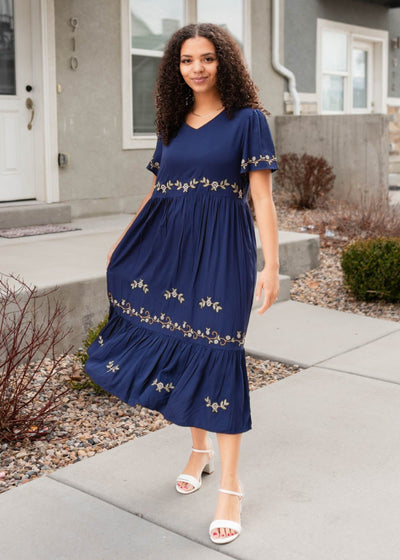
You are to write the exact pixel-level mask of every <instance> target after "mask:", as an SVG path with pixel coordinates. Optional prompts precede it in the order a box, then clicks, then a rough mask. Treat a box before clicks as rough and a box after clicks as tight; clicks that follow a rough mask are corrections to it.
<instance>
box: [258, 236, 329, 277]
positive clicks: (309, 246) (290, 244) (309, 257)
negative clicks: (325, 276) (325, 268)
mask: <svg viewBox="0 0 400 560" xmlns="http://www.w3.org/2000/svg"><path fill="white" fill-rule="evenodd" d="M255 229H256V240H257V251H258V254H257V270H261V269H262V268H263V267H264V256H263V252H262V248H261V241H260V235H259V233H258V229H257V228H255ZM279 265H280V266H279V272H280V273H281V274H284V275H286V276H290V278H296V277H297V276H299V274H302V273H303V272H307V270H310V269H312V268H316V267H317V266H318V265H319V235H315V234H311V233H296V232H293V231H279Z"/></svg>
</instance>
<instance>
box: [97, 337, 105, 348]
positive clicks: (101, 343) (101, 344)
mask: <svg viewBox="0 0 400 560" xmlns="http://www.w3.org/2000/svg"><path fill="white" fill-rule="evenodd" d="M98 342H99V344H100V346H103V344H104V340H103V337H102V336H101V335H100V336H99V338H98Z"/></svg>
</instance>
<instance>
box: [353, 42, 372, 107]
mask: <svg viewBox="0 0 400 560" xmlns="http://www.w3.org/2000/svg"><path fill="white" fill-rule="evenodd" d="M352 58H353V69H352V70H353V72H352V73H353V107H354V108H355V109H366V108H367V87H368V51H365V50H363V49H353V57H352Z"/></svg>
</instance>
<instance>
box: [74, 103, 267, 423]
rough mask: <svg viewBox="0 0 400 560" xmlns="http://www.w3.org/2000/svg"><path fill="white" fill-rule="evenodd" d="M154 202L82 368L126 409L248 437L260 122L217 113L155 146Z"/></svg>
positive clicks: (119, 270)
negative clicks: (253, 189) (252, 188)
mask: <svg viewBox="0 0 400 560" xmlns="http://www.w3.org/2000/svg"><path fill="white" fill-rule="evenodd" d="M147 168H148V169H149V170H150V171H152V172H153V173H154V174H156V175H157V181H156V184H155V188H154V190H153V193H152V196H151V198H150V199H149V200H148V201H147V203H146V204H145V206H144V207H143V208H142V210H141V212H140V213H139V215H138V216H137V218H136V219H135V221H134V222H133V224H132V225H131V226H130V228H129V229H128V231H127V232H126V234H125V236H124V237H123V239H122V240H121V242H120V243H119V244H118V246H117V247H116V249H115V250H114V253H113V255H112V257H111V261H110V263H109V266H108V268H107V288H108V297H109V302H110V308H109V320H108V323H107V324H106V326H105V327H104V328H103V329H102V331H101V332H100V334H99V336H98V337H97V339H96V340H95V341H94V342H93V343H92V344H91V346H90V347H89V349H88V355H89V358H88V360H87V362H86V366H85V368H86V371H87V373H88V374H89V376H90V377H91V378H92V379H93V380H94V381H95V382H96V383H98V384H99V385H100V386H102V387H103V388H104V389H106V390H107V391H109V392H110V393H112V394H114V395H116V396H117V397H119V398H120V399H121V400H123V401H124V402H127V403H128V404H130V405H132V406H133V405H135V404H137V403H139V404H141V405H143V406H145V407H147V408H150V409H153V410H158V411H160V412H161V413H162V414H163V415H164V417H165V418H166V419H167V420H170V421H171V422H173V423H175V424H178V425H181V426H192V427H197V428H203V429H205V430H209V431H211V432H218V433H228V434H234V433H241V432H245V431H247V430H249V429H250V428H251V415H250V405H249V389H248V381H247V371H246V362H245V352H244V341H245V335H246V329H247V324H248V320H249V315H250V310H251V306H252V301H253V294H254V288H255V282H256V241H255V234H254V226H253V221H252V217H251V213H250V209H249V206H248V202H247V198H246V195H247V192H248V188H249V180H248V172H249V171H250V170H256V169H271V170H276V169H277V162H276V156H275V152H274V145H273V142H272V138H271V134H270V130H269V126H268V123H267V121H266V118H265V116H264V115H263V113H262V112H261V111H259V110H258V109H250V108H245V109H240V110H238V111H236V112H235V114H234V116H233V118H232V119H228V117H227V116H226V113H225V112H224V111H223V112H222V113H219V114H218V115H217V116H216V117H215V118H214V119H212V120H211V121H209V122H208V123H206V124H205V125H204V126H202V127H201V128H199V129H194V128H192V127H190V126H189V125H187V124H186V123H184V124H183V125H182V126H181V128H180V129H179V132H178V134H177V136H176V137H175V138H173V140H172V141H171V142H170V144H169V145H168V146H164V145H163V144H162V142H161V141H160V140H158V142H157V146H156V149H155V152H154V155H153V158H152V160H151V161H150V162H149V164H148V165H147Z"/></svg>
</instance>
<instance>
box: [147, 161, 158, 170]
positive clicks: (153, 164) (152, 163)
mask: <svg viewBox="0 0 400 560" xmlns="http://www.w3.org/2000/svg"><path fill="white" fill-rule="evenodd" d="M149 167H150V169H160V162H159V161H154V160H151V161H149Z"/></svg>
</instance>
